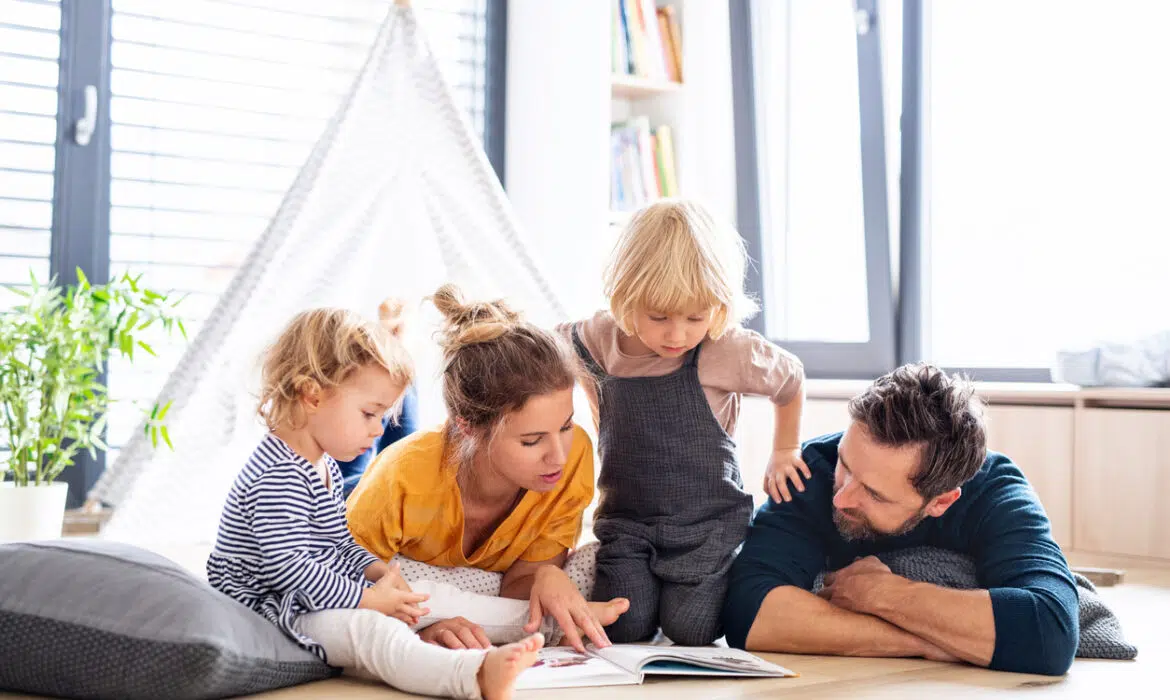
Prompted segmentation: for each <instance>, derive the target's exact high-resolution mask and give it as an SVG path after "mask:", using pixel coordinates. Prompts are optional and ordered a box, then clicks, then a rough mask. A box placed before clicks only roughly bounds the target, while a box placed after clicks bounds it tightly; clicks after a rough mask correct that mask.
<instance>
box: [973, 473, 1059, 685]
mask: <svg viewBox="0 0 1170 700" xmlns="http://www.w3.org/2000/svg"><path fill="white" fill-rule="evenodd" d="M992 459H993V460H995V464H996V465H997V466H998V467H999V468H998V469H996V475H995V476H994V477H993V480H992V481H991V482H989V483H988V484H986V486H985V488H984V489H983V491H982V493H981V497H980V498H979V499H977V501H976V502H975V503H973V506H977V507H974V508H972V511H973V512H972V514H971V516H970V518H969V521H970V522H973V523H977V524H978V527H977V529H976V530H975V531H974V535H973V536H972V543H971V554H972V556H973V557H974V558H975V567H976V571H977V572H978V576H979V585H980V586H982V587H984V588H987V589H988V593H989V595H990V600H991V609H992V615H993V617H994V619H995V652H994V654H993V656H992V659H991V663H990V667H991V668H993V669H997V670H1001V671H1016V672H1020V673H1040V674H1045V675H1054V676H1058V675H1063V674H1064V673H1067V672H1068V669H1069V666H1071V665H1072V661H1073V657H1074V656H1075V655H1076V651H1077V645H1078V644H1079V642H1080V625H1079V622H1080V601H1079V599H1078V596H1077V588H1076V583H1075V582H1074V581H1073V576H1072V572H1071V571H1070V570H1069V568H1068V562H1066V561H1065V559H1064V555H1063V554H1062V553H1061V551H1060V547H1059V546H1058V545H1057V544H1056V542H1055V541H1053V539H1052V529H1051V527H1050V525H1049V522H1048V516H1046V515H1045V514H1044V509H1043V507H1042V506H1041V505H1040V500H1039V499H1038V498H1037V497H1036V493H1035V492H1034V491H1033V490H1032V487H1031V486H1030V485H1029V484H1028V482H1027V480H1026V479H1025V478H1024V475H1023V473H1021V472H1020V470H1019V468H1018V467H1016V466H1015V465H1014V464H1011V463H1010V461H1009V460H1008V459H1007V458H1006V457H1004V456H1002V455H995V456H993V458H992Z"/></svg>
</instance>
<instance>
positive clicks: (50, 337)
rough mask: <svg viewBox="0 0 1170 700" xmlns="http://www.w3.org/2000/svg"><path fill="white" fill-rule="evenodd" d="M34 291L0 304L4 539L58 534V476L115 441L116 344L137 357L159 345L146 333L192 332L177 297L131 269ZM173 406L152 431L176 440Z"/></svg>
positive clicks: (61, 488)
mask: <svg viewBox="0 0 1170 700" xmlns="http://www.w3.org/2000/svg"><path fill="white" fill-rule="evenodd" d="M30 276H31V277H32V286H31V289H20V288H15V287H9V290H10V291H11V292H13V293H15V294H19V295H20V296H22V297H24V299H23V300H16V301H17V302H18V303H17V305H15V306H13V307H11V308H9V309H7V310H4V311H0V358H3V363H2V364H0V450H3V453H0V482H2V483H0V541H6V540H7V541H11V540H30V539H47V538H54V537H59V536H60V535H61V526H62V522H63V519H64V514H65V497H66V494H67V492H68V487H67V486H66V484H64V483H61V482H57V481H55V480H56V478H57V477H58V476H59V475H60V474H61V472H62V471H63V470H64V469H65V468H66V467H68V466H69V465H71V464H73V462H74V457H75V456H77V455H78V453H80V452H81V451H82V450H85V451H86V452H88V453H89V454H90V455H94V456H96V453H97V450H102V451H105V450H106V449H107V446H106V443H105V441H104V438H103V435H104V433H105V426H106V410H107V408H108V406H109V401H110V399H109V396H108V393H107V391H106V385H105V373H104V370H105V367H106V360H107V359H108V357H109V354H110V353H111V352H117V353H120V354H121V355H123V356H124V357H126V358H128V359H130V360H131V361H133V359H134V355H135V353H136V352H146V353H149V354H151V355H153V354H154V350H153V349H152V348H151V346H150V344H149V343H148V342H147V338H148V336H147V335H145V334H148V333H152V332H158V331H159V330H162V331H165V332H166V333H173V332H174V331H176V330H177V331H178V332H179V333H181V334H182V335H183V337H186V331H185V329H184V328H183V322H182V320H181V318H179V316H178V315H177V314H176V312H175V307H176V306H177V305H178V301H172V300H169V299H168V298H167V296H166V295H165V294H160V293H158V292H155V291H153V290H150V289H146V288H143V287H142V286H141V285H140V284H139V280H140V279H141V278H140V277H131V276H130V275H129V274H125V275H123V276H122V277H120V278H118V279H116V280H114V281H113V282H111V283H109V284H104V285H91V284H90V283H89V281H88V280H87V279H86V277H85V275H84V274H83V273H82V272H81V270H78V271H77V279H78V283H77V284H74V285H61V284H58V283H57V282H56V281H55V280H50V281H49V283H48V284H39V283H38V282H37V279H36V276H35V275H30ZM169 407H170V404H169V403H168V404H165V405H161V406H160V405H154V406H152V407H151V408H150V409H149V411H150V413H149V415H148V420H147V422H146V431H147V433H148V434H149V435H150V437H151V438H152V439H153V440H154V442H155V444H156V445H157V443H158V440H159V438H160V437H161V438H162V440H163V441H165V442H166V443H167V444H170V437H169V436H168V435H167V429H166V424H165V422H164V421H165V419H166V414H167V409H168V408H169Z"/></svg>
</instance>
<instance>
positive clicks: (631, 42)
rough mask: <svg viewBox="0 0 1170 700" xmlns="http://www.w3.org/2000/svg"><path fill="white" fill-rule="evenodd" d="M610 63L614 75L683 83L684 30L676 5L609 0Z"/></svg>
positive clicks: (631, 0)
mask: <svg viewBox="0 0 1170 700" xmlns="http://www.w3.org/2000/svg"><path fill="white" fill-rule="evenodd" d="M610 10H611V12H610V47H611V51H610V64H611V66H610V67H611V69H612V70H613V73H614V75H634V76H638V77H640V78H647V79H649V80H663V81H670V82H675V83H681V82H682V79H683V74H682V32H681V31H680V29H679V22H678V14H677V12H675V8H674V7H673V6H670V5H668V6H665V7H658V6H657V5H656V4H655V2H654V0H610Z"/></svg>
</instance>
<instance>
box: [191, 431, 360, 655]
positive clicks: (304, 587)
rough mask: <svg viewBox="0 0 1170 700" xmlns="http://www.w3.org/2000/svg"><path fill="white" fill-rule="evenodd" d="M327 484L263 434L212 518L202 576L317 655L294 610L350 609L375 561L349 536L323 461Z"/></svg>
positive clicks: (336, 478) (336, 479)
mask: <svg viewBox="0 0 1170 700" xmlns="http://www.w3.org/2000/svg"><path fill="white" fill-rule="evenodd" d="M325 462H326V466H327V468H328V473H329V479H328V481H329V483H330V486H331V488H326V486H325V481H324V480H322V479H321V477H320V475H319V473H318V472H317V469H316V467H315V466H314V465H313V464H311V463H310V462H309V461H307V460H306V459H304V458H303V457H301V456H300V455H298V454H297V453H296V452H294V451H293V450H292V448H290V447H289V446H288V445H287V444H285V442H284V441H283V440H281V439H280V438H278V437H276V436H275V435H271V434H269V435H268V436H267V437H265V438H264V440H263V442H261V443H260V446H259V447H257V448H256V451H255V452H253V453H252V456H251V458H250V459H249V460H248V463H247V465H245V467H244V469H243V470H242V471H241V472H240V474H239V476H237V477H236V481H235V484H233V485H232V488H231V491H230V492H229V493H228V497H227V503H226V504H225V505H224V508H223V515H222V516H221V517H220V521H219V533H218V535H217V536H216V541H215V548H214V549H213V550H212V552H211V556H210V557H209V558H208V560H207V579H208V581H209V582H210V583H211V585H212V586H214V587H215V588H216V589H218V590H219V591H222V592H223V593H225V594H227V595H228V596H230V597H232V598H234V599H235V600H238V601H239V602H241V603H243V604H244V605H247V606H248V607H250V608H252V609H253V610H255V611H257V612H259V613H260V614H262V615H264V617H266V618H268V619H269V620H270V621H272V622H273V623H274V624H275V625H277V626H278V627H280V628H281V629H282V630H283V631H284V632H285V634H288V635H289V636H290V637H292V638H293V639H295V640H296V641H297V642H298V643H300V644H301V645H303V646H304V647H306V648H307V649H309V650H311V651H313V652H315V653H317V654H318V655H320V656H322V658H324V653H323V651H322V650H321V648H320V646H319V645H317V644H316V643H314V642H313V640H311V639H309V638H308V637H305V636H304V635H303V634H301V633H300V632H298V631H297V630H296V629H295V628H294V626H293V623H294V622H295V620H296V618H297V616H298V615H301V614H303V613H306V612H314V611H317V610H329V609H335V608H356V607H357V606H358V602H359V601H360V600H361V596H362V591H363V590H365V587H366V586H368V585H371V584H369V583H368V582H367V581H366V579H365V577H364V572H365V569H366V567H368V566H369V565H371V564H373V563H375V562H377V561H380V560H379V559H378V558H377V557H375V556H374V555H373V554H370V553H369V552H368V551H366V550H365V549H363V548H362V547H361V546H360V545H358V544H357V543H356V542H354V540H353V536H352V535H350V533H349V529H348V527H347V526H346V522H345V503H344V501H343V500H342V497H341V489H342V478H341V470H340V469H339V468H338V466H337V462H335V461H334V460H333V458H332V457H327V458H326V459H325Z"/></svg>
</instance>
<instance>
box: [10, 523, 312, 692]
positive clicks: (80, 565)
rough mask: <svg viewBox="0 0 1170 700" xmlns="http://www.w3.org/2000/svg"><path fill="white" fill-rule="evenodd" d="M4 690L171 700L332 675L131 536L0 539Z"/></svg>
mask: <svg viewBox="0 0 1170 700" xmlns="http://www.w3.org/2000/svg"><path fill="white" fill-rule="evenodd" d="M0 630H2V632H0V690H9V691H20V692H25V693H35V694H39V695H52V696H56V697H65V698H110V699H114V698H117V699H118V700H136V699H138V698H143V699H144V700H145V699H149V700H159V699H160V698H170V699H174V700H186V699H189V698H190V699H202V698H222V697H231V696H236V695H244V694H248V693H256V692H260V691H263V690H269V689H272V688H280V687H284V686H289V685H295V684H297V683H304V682H307V681H313V680H320V679H323V678H329V677H331V676H332V675H333V674H334V671H333V669H330V668H329V667H328V666H326V665H325V664H324V663H323V662H321V661H320V660H319V659H318V658H317V657H316V656H314V655H313V654H311V653H309V652H308V651H305V650H304V649H302V648H301V647H299V646H297V645H296V644H295V643H294V642H292V641H291V640H290V639H288V638H287V637H286V636H285V635H284V634H282V633H281V632H280V630H278V629H277V628H276V627H275V626H273V625H272V624H271V623H269V622H268V621H267V620H265V619H264V618H262V617H261V616H260V615H258V614H256V613H254V612H252V611H251V610H249V609H248V608H246V607H245V606H243V605H240V604H239V603H237V602H236V601H234V600H232V599H230V598H228V597H227V596H225V595H223V594H221V593H219V592H218V591H216V590H214V589H213V588H211V587H210V586H209V585H207V583H206V582H204V581H202V580H200V579H198V578H196V577H195V576H193V575H191V574H190V573H188V572H187V571H185V570H183V569H182V568H181V567H180V566H179V565H178V564H175V563H174V562H172V561H170V560H169V559H166V558H165V557H161V556H159V555H157V554H154V553H151V552H148V551H146V550H143V549H140V548H137V547H133V546H130V545H127V544H121V543H116V542H103V541H100V540H60V541H52V542H38V543H13V544H3V545H0Z"/></svg>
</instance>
